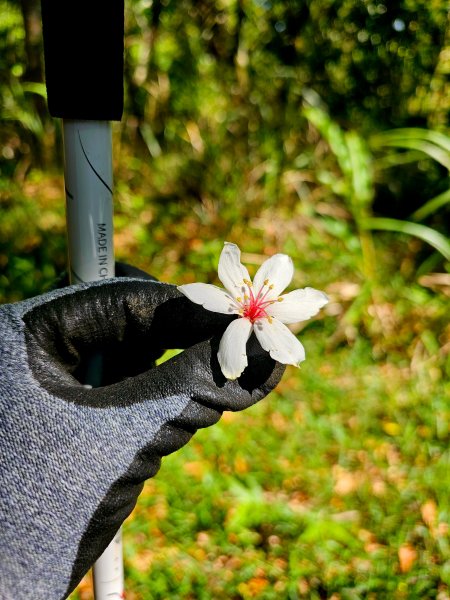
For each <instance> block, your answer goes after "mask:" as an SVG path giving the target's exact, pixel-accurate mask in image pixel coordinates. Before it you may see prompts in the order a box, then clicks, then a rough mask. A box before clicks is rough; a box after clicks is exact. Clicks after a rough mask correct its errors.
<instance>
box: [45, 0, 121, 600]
mask: <svg viewBox="0 0 450 600" xmlns="http://www.w3.org/2000/svg"><path fill="white" fill-rule="evenodd" d="M41 6H42V22H43V37H44V55H45V72H46V85H47V99H48V107H49V112H50V114H51V115H52V116H53V117H60V118H62V119H63V143H64V178H65V188H66V218H67V240H68V254H69V271H70V281H71V283H80V282H85V281H95V280H103V279H107V278H109V277H113V276H114V251H113V203H112V193H113V176H112V135H111V124H110V121H111V120H119V121H120V119H121V116H122V109H123V36H124V24H123V21H124V6H123V0H113V1H111V0H77V2H73V3H66V2H54V0H41ZM101 368H102V366H101V356H93V357H92V359H91V362H90V364H89V366H88V373H87V377H86V381H85V382H84V383H85V384H86V385H92V386H93V387H96V386H99V385H101V380H102V373H101ZM94 593H95V598H96V600H110V599H112V598H123V597H124V592H123V560H122V542H121V531H120V530H119V532H118V533H117V534H116V536H115V538H114V539H113V541H112V542H111V543H110V545H109V546H108V548H107V549H106V550H105V552H104V553H103V555H102V556H101V557H100V558H99V559H98V560H97V562H96V564H95V566H94Z"/></svg>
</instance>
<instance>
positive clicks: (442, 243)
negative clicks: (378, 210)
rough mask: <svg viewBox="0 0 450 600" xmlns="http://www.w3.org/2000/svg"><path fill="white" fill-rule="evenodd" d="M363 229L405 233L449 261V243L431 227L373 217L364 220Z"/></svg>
mask: <svg viewBox="0 0 450 600" xmlns="http://www.w3.org/2000/svg"><path fill="white" fill-rule="evenodd" d="M362 227H363V228H364V229H380V230H384V231H395V232H397V233H406V234H407V235H412V236H415V237H417V238H419V239H421V240H423V241H424V242H427V243H428V244H430V246H432V247H433V248H435V249H436V250H437V251H438V252H440V253H441V254H442V255H443V256H444V257H445V258H446V259H447V260H450V242H449V241H448V239H447V238H446V237H445V236H444V235H442V233H439V232H438V231H435V230H434V229H432V228H431V227H427V226H426V225H421V224H419V223H411V222H410V221H400V220H398V219H385V218H381V217H373V218H367V219H364V221H363V222H362Z"/></svg>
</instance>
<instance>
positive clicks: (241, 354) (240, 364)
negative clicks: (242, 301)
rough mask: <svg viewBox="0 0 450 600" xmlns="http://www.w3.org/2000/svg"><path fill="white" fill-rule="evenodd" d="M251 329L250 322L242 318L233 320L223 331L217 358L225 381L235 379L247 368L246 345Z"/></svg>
mask: <svg viewBox="0 0 450 600" xmlns="http://www.w3.org/2000/svg"><path fill="white" fill-rule="evenodd" d="M252 329H253V326H252V324H251V323H250V321H249V320H248V319H242V318H240V319H235V320H234V321H232V322H231V323H230V324H229V325H228V327H227V328H226V329H225V333H224V334H223V336H222V339H221V340H220V345H219V352H218V353H217V358H218V359H219V364H220V368H221V369H222V373H223V374H224V375H225V377H226V378H227V379H237V378H238V377H239V375H240V374H241V373H242V371H243V370H244V369H245V367H246V366H247V364H248V362H247V352H246V345H247V341H248V338H249V337H250V334H251V332H252Z"/></svg>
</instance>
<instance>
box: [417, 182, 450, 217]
mask: <svg viewBox="0 0 450 600" xmlns="http://www.w3.org/2000/svg"><path fill="white" fill-rule="evenodd" d="M449 202H450V189H448V190H446V191H445V192H442V194H439V195H438V196H435V197H434V198H431V200H428V202H425V204H424V205H423V206H421V207H420V208H418V209H417V210H416V211H415V212H413V214H412V215H411V219H413V220H414V221H422V220H423V219H425V218H426V217H428V216H430V215H432V214H433V213H435V212H437V211H438V210H439V209H440V208H442V207H443V206H445V205H446V204H448V203H449Z"/></svg>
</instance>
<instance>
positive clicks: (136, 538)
mask: <svg viewBox="0 0 450 600" xmlns="http://www.w3.org/2000/svg"><path fill="white" fill-rule="evenodd" d="M139 165H141V166H142V171H143V173H142V179H138V175H137V174H136V181H134V180H133V179H131V181H132V183H129V179H127V178H126V177H122V178H121V179H122V182H128V183H121V184H120V185H119V186H118V193H117V197H116V223H115V236H116V239H115V246H116V248H117V255H118V257H119V258H120V259H121V260H125V261H129V262H132V263H133V264H136V265H137V266H139V267H141V268H143V269H145V270H147V271H148V272H151V273H153V274H154V275H156V276H157V277H159V278H160V279H161V280H164V281H168V282H172V283H178V284H180V283H184V282H189V281H204V282H211V283H215V282H217V280H216V267H217V260H218V256H219V253H220V249H221V247H222V243H223V241H224V240H228V241H234V242H237V243H239V244H240V246H241V247H242V249H243V250H244V254H243V258H244V262H246V263H247V264H248V265H249V267H250V271H251V274H252V272H254V271H255V269H256V268H257V267H258V265H259V264H261V262H262V261H263V260H264V258H266V257H267V255H270V254H273V253H275V252H279V251H282V252H287V253H288V254H290V255H291V256H292V257H293V260H294V263H295V266H296V273H295V277H294V281H293V287H304V286H307V285H310V286H313V287H317V288H319V289H324V290H325V291H327V293H328V294H329V295H330V298H331V302H330V304H329V305H328V306H327V307H326V309H325V310H324V311H323V314H321V315H320V316H319V317H318V318H316V319H314V320H313V321H311V322H308V323H307V324H306V325H305V326H304V327H303V328H300V329H299V330H296V333H298V334H299V336H300V339H301V340H302V342H303V343H304V345H305V347H306V351H307V360H306V362H305V363H303V365H302V368H301V369H300V370H296V369H294V368H291V367H288V369H287V371H286V374H285V376H284V377H283V379H282V381H281V383H280V384H279V386H278V387H277V389H276V390H275V391H274V392H273V393H272V394H271V395H270V396H269V397H268V398H266V399H265V400H264V401H263V402H261V403H260V404H258V405H256V406H254V407H252V408H250V409H249V410H247V411H245V412H244V413H239V414H232V413H226V414H225V415H224V416H223V418H222V420H221V422H220V423H219V424H217V425H216V426H214V427H212V428H211V429H208V430H203V431H199V432H198V433H197V434H196V436H195V437H194V439H193V440H192V441H191V442H190V443H189V444H188V445H187V446H186V447H185V448H183V449H182V450H180V451H179V452H177V453H176V454H174V455H171V456H169V457H166V458H165V459H164V460H163V464H162V468H161V470H160V472H159V473H158V475H157V476H156V477H155V478H153V479H152V480H150V481H148V482H147V483H146V485H145V488H144V492H143V493H142V495H141V496H140V498H139V501H138V504H137V506H136V509H135V510H134V512H133V514H132V515H131V516H130V518H129V519H128V520H127V521H126V523H125V525H124V540H125V544H124V552H125V574H126V590H127V599H128V600H159V599H161V600H162V599H167V598H170V599H171V600H178V599H180V600H181V599H183V600H207V599H212V600H221V599H231V600H234V599H236V600H238V599H239V600H240V599H243V600H245V599H247V598H258V599H261V600H271V599H281V600H284V599H286V600H294V599H300V598H305V599H311V600H315V599H322V598H327V599H330V600H359V599H361V600H362V599H364V600H366V599H368V600H378V599H391V598H393V599H408V600H409V599H411V600H415V599H421V600H422V599H437V600H448V599H449V598H450V592H449V587H450V540H449V535H448V533H449V524H450V520H449V513H450V507H449V501H448V490H449V486H450V475H449V473H450V465H449V453H448V441H449V422H450V412H449V401H448V399H449V396H450V394H449V391H450V390H449V386H448V383H447V382H448V378H449V374H450V365H449V360H448V354H449V348H450V342H449V339H450V336H449V326H448V275H446V274H444V273H441V274H439V273H435V274H433V273H429V272H425V275H423V277H421V276H420V275H418V274H417V270H416V269H417V266H416V265H417V263H418V262H420V260H423V258H422V257H423V256H424V245H423V244H422V242H421V241H419V240H416V239H414V238H408V237H406V236H405V238H401V237H399V236H397V235H394V234H392V233H388V232H386V233H381V234H378V233H374V234H373V242H374V249H375V252H376V258H377V262H376V268H377V278H376V281H378V282H381V283H379V284H378V285H376V287H375V288H374V287H373V285H372V286H370V285H368V282H367V281H366V280H365V278H364V275H363V272H362V268H361V264H362V261H361V244H360V240H359V238H358V235H357V232H356V230H355V228H354V226H353V224H352V220H351V219H350V218H349V215H348V213H346V211H345V208H344V207H343V206H342V204H339V202H338V201H334V202H332V201H330V200H327V202H326V203H325V202H324V199H323V196H321V195H320V194H319V195H318V199H317V201H316V200H314V197H313V196H312V195H311V196H309V197H307V198H306V200H305V201H303V202H298V199H297V200H295V196H294V197H293V196H292V195H290V192H289V189H290V188H289V185H288V184H286V188H284V189H283V190H282V191H283V197H284V200H283V202H281V201H280V202H279V203H278V205H276V206H270V205H267V204H262V203H261V198H262V197H263V195H264V194H263V191H262V190H261V189H259V188H256V187H255V189H254V190H253V192H252V195H251V196H250V195H248V196H247V197H246V196H245V195H244V197H243V198H239V196H238V195H236V197H232V195H231V192H229V193H227V195H226V198H228V199H225V200H224V201H223V202H222V201H219V200H218V201H208V200H207V199H204V200H202V201H193V200H192V199H191V200H189V199H185V200H183V201H180V202H178V203H177V202H169V201H166V200H162V199H160V200H158V199H157V198H155V197H153V196H154V194H155V190H153V189H150V190H148V191H147V192H146V193H145V194H144V192H142V186H143V182H146V181H147V180H148V179H149V177H148V173H146V170H145V169H146V167H145V163H141V162H139ZM139 165H138V166H139ZM119 168H122V169H125V170H126V171H127V172H131V170H130V166H129V165H127V166H126V167H124V166H122V167H120V165H119ZM137 171H138V168H137V166H136V173H137ZM63 189H64V188H63V182H62V178H61V176H60V175H58V176H57V177H52V176H48V175H44V174H43V173H41V172H39V171H32V172H31V173H30V174H29V175H28V176H27V178H26V180H25V181H24V182H23V184H22V185H21V186H20V190H19V188H18V187H13V186H12V185H9V186H8V187H6V188H5V189H4V190H0V192H1V193H0V202H1V203H2V206H4V208H5V209H8V210H7V211H6V210H5V219H3V220H2V221H1V223H0V233H1V237H2V243H3V246H2V247H1V248H0V266H2V267H3V273H4V274H3V275H2V276H1V277H0V285H1V289H0V292H1V294H2V295H3V298H2V299H3V301H5V300H6V301H14V300H18V299H20V298H21V297H24V296H29V295H32V294H36V293H41V292H42V291H44V290H45V289H46V288H47V287H48V285H49V284H50V283H51V282H52V281H53V280H54V278H55V276H56V274H57V270H58V269H59V268H61V265H63V264H64V262H65V242H64V214H63V199H62V194H63ZM319 191H320V189H319ZM149 197H150V201H149ZM235 198H237V200H236V199H235ZM252 198H253V200H252ZM244 200H245V202H244ZM30 211H31V212H30ZM33 211H34V212H33ZM224 213H225V214H226V218H223V214H224ZM30 214H33V215H35V216H36V218H35V219H33V222H32V227H31V225H30V218H29V215H30ZM419 257H420V258H419ZM50 258H51V259H50ZM431 259H433V260H432V264H433V265H435V268H436V265H438V269H439V268H441V263H439V262H437V261H436V260H435V258H433V255H431ZM427 261H428V264H431V263H430V258H428V259H427V258H426V254H425V261H424V262H427ZM19 263H20V264H19ZM19 267H20V268H19ZM444 268H445V265H444ZM421 281H423V284H421ZM446 282H447V283H446ZM90 577H91V576H90V575H88V576H87V577H86V578H85V579H84V580H83V581H82V582H81V583H80V585H79V587H78V589H77V590H76V591H75V592H74V593H73V594H72V595H71V600H92V598H93V596H92V585H91V580H90Z"/></svg>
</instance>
